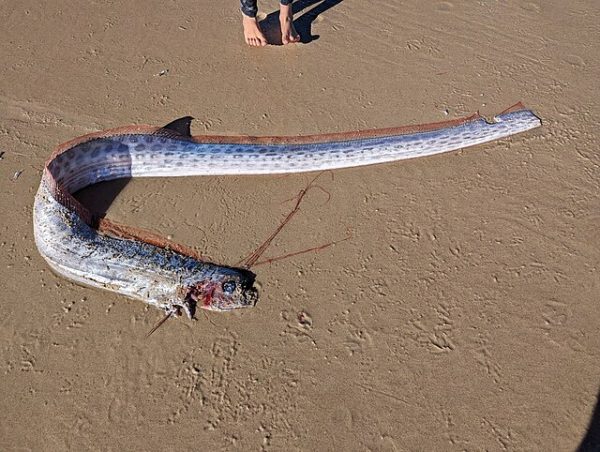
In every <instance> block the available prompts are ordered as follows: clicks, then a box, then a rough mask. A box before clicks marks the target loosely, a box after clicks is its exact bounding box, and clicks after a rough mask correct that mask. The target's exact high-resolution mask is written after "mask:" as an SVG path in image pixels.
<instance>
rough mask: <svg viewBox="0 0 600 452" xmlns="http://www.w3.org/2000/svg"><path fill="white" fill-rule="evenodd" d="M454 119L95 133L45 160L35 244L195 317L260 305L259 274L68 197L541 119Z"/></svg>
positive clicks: (66, 264) (500, 130) (73, 274)
mask: <svg viewBox="0 0 600 452" xmlns="http://www.w3.org/2000/svg"><path fill="white" fill-rule="evenodd" d="M173 124H174V123H173ZM448 124H450V123H446V124H441V125H440V127H435V125H434V127H427V128H424V129H423V130H420V129H419V128H418V127H415V128H413V129H414V130H415V131H409V132H405V131H402V130H401V129H397V131H396V132H395V131H394V130H395V129H387V130H382V131H381V134H378V133H377V131H375V132H365V133H360V132H357V133H348V134H337V135H331V136H323V139H320V137H319V136H313V137H304V138H303V137H299V138H289V137H272V138H270V139H260V138H259V139H253V138H247V139H240V138H239V137H220V139H217V140H215V139H212V140H211V139H210V137H195V138H192V137H191V136H189V134H188V133H187V132H185V131H184V132H182V133H181V134H178V133H175V132H173V133H166V132H169V130H170V129H169V126H166V127H165V128H149V127H147V128H144V127H143V126H140V127H137V128H136V127H132V128H124V129H119V130H117V131H112V132H111V131H108V132H101V133H98V134H92V135H90V136H88V137H82V138H80V139H76V140H74V142H73V143H72V144H69V143H67V144H65V145H63V146H62V147H60V148H59V150H58V151H57V152H55V154H54V155H53V157H52V158H51V159H50V160H49V161H48V163H47V165H46V167H45V169H44V177H43V179H42V183H41V184H40V187H39V190H38V192H37V195H36V198H35V206H34V232H35V240H36V244H37V246H38V249H39V251H40V253H41V255H42V256H43V257H44V258H45V259H46V261H47V262H48V263H49V265H50V266H51V267H52V268H53V269H54V271H56V272H57V273H59V274H60V275H62V276H64V277H66V278H68V279H71V280H74V281H76V282H79V283H83V284H86V285H91V286H94V287H100V288H104V289H108V290H112V291H115V292H118V293H121V294H123V295H126V296H128V297H132V298H136V299H140V300H142V301H145V302H146V303H149V304H151V305H154V306H156V307H158V308H161V309H164V310H166V311H167V312H168V313H179V311H181V310H183V311H185V312H186V313H187V314H188V315H189V316H190V317H191V316H193V314H194V310H195V308H196V306H197V307H201V308H205V309H212V310H217V311H227V310H231V309H234V308H238V307H247V306H253V305H254V304H255V303H256V301H257V298H258V294H257V291H256V289H255V288H254V278H255V275H254V274H253V273H252V272H250V271H248V270H245V269H235V268H231V267H226V266H220V265H215V264H211V263H207V262H204V261H202V260H201V259H199V258H197V257H194V256H192V255H187V254H186V253H182V252H178V251H175V250H173V249H171V248H170V247H169V246H157V245H155V244H151V243H148V242H146V241H144V240H143V239H139V238H135V237H129V238H127V237H125V238H123V237H115V236H112V235H109V234H107V233H104V232H102V230H101V229H100V230H99V229H97V228H96V227H93V225H90V224H88V223H90V222H89V221H85V220H84V219H83V218H82V217H83V214H82V213H81V211H78V209H76V208H72V206H71V204H70V203H69V202H65V198H69V197H70V194H72V193H74V192H76V191H77V190H80V189H82V188H84V187H87V186H89V185H92V184H95V183H97V182H100V181H106V180H111V179H117V178H129V177H175V176H199V175H229V174H236V175H241V174H281V173H299V172H308V171H323V170H332V169H338V168H348V167H356V166H363V165H372V164H377V163H385V162H392V161H396V160H401V159H407V158H414V157H422V156H428V155H433V154H439V153H443V152H448V151H452V150H456V149H461V148H464V147H468V146H473V145H476V144H480V143H485V142H489V141H492V140H496V139H499V138H504V137H508V136H510V135H513V134H516V133H520V132H524V131H527V130H530V129H533V128H535V127H538V126H540V125H541V122H540V120H539V118H538V117H536V116H535V115H534V114H533V113H532V112H531V111H529V110H525V109H523V108H519V109H517V110H516V111H509V112H508V113H503V114H501V115H499V116H497V117H496V118H495V122H492V123H489V122H487V121H486V120H484V119H483V118H480V117H475V118H466V119H465V120H464V121H461V122H459V123H458V124H456V123H452V124H450V125H448ZM174 129H175V130H176V129H177V128H174ZM188 130H189V122H188ZM411 130H412V129H411ZM179 131H180V130H179ZM217 138H219V137H217ZM228 138H230V142H228ZM65 194H66V195H65ZM69 199H70V198H69Z"/></svg>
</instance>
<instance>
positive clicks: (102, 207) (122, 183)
mask: <svg viewBox="0 0 600 452" xmlns="http://www.w3.org/2000/svg"><path fill="white" fill-rule="evenodd" d="M130 180H131V177H124V178H121V179H113V180H109V181H105V182H98V183H96V184H93V185H90V186H89V187H85V188H83V189H81V190H79V191H78V192H77V193H74V194H73V196H74V197H75V199H77V201H79V202H80V203H81V204H83V205H84V206H85V208H86V209H88V210H89V211H90V212H91V214H92V216H93V218H96V219H100V218H104V217H105V216H106V213H107V212H108V209H109V208H110V206H111V204H112V203H113V202H114V200H115V199H117V196H119V193H121V192H122V191H123V190H124V189H125V187H126V186H127V184H128V183H129V181H130Z"/></svg>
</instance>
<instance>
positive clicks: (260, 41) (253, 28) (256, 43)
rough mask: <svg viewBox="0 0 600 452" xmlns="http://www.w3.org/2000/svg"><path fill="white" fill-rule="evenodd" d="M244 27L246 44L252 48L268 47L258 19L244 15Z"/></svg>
mask: <svg viewBox="0 0 600 452" xmlns="http://www.w3.org/2000/svg"><path fill="white" fill-rule="evenodd" d="M242 25H243V26H244V39H245V40H246V44H248V45H249V46H252V47H263V46H266V45H267V39H266V38H265V35H263V32H262V31H261V29H260V26H259V25H258V21H257V20H256V17H249V16H246V15H244V14H242Z"/></svg>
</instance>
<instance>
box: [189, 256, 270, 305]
mask: <svg viewBox="0 0 600 452" xmlns="http://www.w3.org/2000/svg"><path fill="white" fill-rule="evenodd" d="M255 279H256V275H255V274H254V273H252V272H251V271H249V270H245V269H237V268H227V267H221V268H219V269H218V270H217V271H216V272H215V273H214V274H213V275H212V276H211V277H210V278H208V279H202V280H200V281H198V282H196V283H195V284H192V285H190V286H188V287H187V293H186V294H185V301H184V306H185V307H186V311H188V315H190V317H192V316H193V312H194V311H195V309H196V308H197V307H198V308H202V309H207V310H209V311H232V310H234V309H239V308H251V307H253V306H254V305H255V304H256V302H257V301H258V290H257V289H256V287H254V282H255ZM190 311H191V312H190Z"/></svg>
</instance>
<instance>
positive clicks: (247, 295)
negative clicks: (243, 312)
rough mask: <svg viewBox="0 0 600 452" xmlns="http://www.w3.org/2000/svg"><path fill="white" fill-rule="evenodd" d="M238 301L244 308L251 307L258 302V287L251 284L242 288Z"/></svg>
mask: <svg viewBox="0 0 600 452" xmlns="http://www.w3.org/2000/svg"><path fill="white" fill-rule="evenodd" d="M240 302H241V304H242V306H243V307H245V308H252V307H254V306H256V303H258V289H257V288H256V287H254V285H251V286H249V287H245V288H244V292H243V294H242V297H241V299H240Z"/></svg>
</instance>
